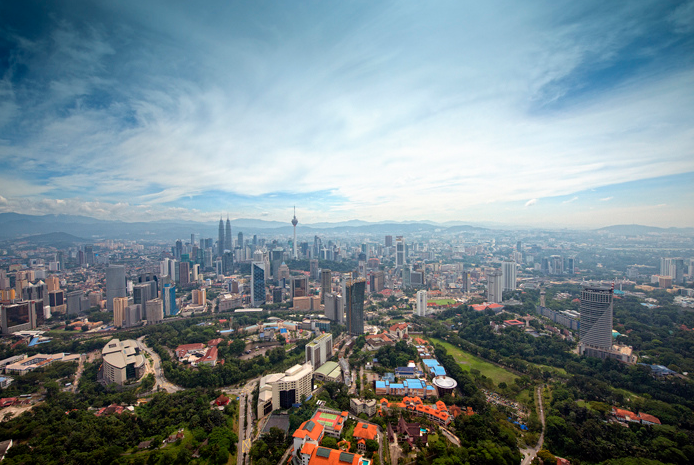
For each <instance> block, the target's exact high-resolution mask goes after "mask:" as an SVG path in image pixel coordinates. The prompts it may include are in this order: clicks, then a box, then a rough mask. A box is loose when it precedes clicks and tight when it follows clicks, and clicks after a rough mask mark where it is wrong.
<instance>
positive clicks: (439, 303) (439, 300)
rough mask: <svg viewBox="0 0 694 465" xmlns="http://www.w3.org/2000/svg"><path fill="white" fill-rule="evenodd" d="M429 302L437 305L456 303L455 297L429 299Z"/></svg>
mask: <svg viewBox="0 0 694 465" xmlns="http://www.w3.org/2000/svg"><path fill="white" fill-rule="evenodd" d="M427 302H428V303H434V304H436V305H452V304H454V303H455V300H454V299H438V300H427Z"/></svg>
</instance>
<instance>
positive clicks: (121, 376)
mask: <svg viewBox="0 0 694 465" xmlns="http://www.w3.org/2000/svg"><path fill="white" fill-rule="evenodd" d="M101 355H102V356H103V368H102V369H103V376H104V380H106V382H107V383H115V384H118V385H121V386H122V385H124V384H125V383H126V382H127V381H130V380H138V379H140V378H141V377H142V375H143V374H144V373H145V358H144V356H142V354H140V348H139V345H138V344H137V341H134V340H132V339H128V340H125V341H120V340H118V339H111V340H110V341H108V342H107V343H106V345H105V346H104V348H103V349H102V350H101Z"/></svg>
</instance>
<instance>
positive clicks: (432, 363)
mask: <svg viewBox="0 0 694 465" xmlns="http://www.w3.org/2000/svg"><path fill="white" fill-rule="evenodd" d="M422 363H423V364H425V365H426V366H428V367H433V366H436V365H441V364H440V363H439V361H438V360H434V359H433V358H425V359H424V360H422Z"/></svg>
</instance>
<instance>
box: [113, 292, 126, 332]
mask: <svg viewBox="0 0 694 465" xmlns="http://www.w3.org/2000/svg"><path fill="white" fill-rule="evenodd" d="M127 308H128V298H127V297H116V298H115V299H113V325H114V326H115V327H116V328H123V327H124V326H125V312H126V309H127Z"/></svg>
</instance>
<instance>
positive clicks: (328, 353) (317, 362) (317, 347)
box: [305, 333, 333, 371]
mask: <svg viewBox="0 0 694 465" xmlns="http://www.w3.org/2000/svg"><path fill="white" fill-rule="evenodd" d="M305 349H306V363H310V364H311V366H312V367H313V370H314V371H315V370H316V369H318V368H319V367H321V366H322V365H323V364H324V363H325V362H327V361H328V360H329V359H330V357H332V356H333V335H332V334H330V333H325V334H321V335H320V336H318V337H317V338H315V339H314V340H312V341H311V342H309V343H308V344H306V347H305Z"/></svg>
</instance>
